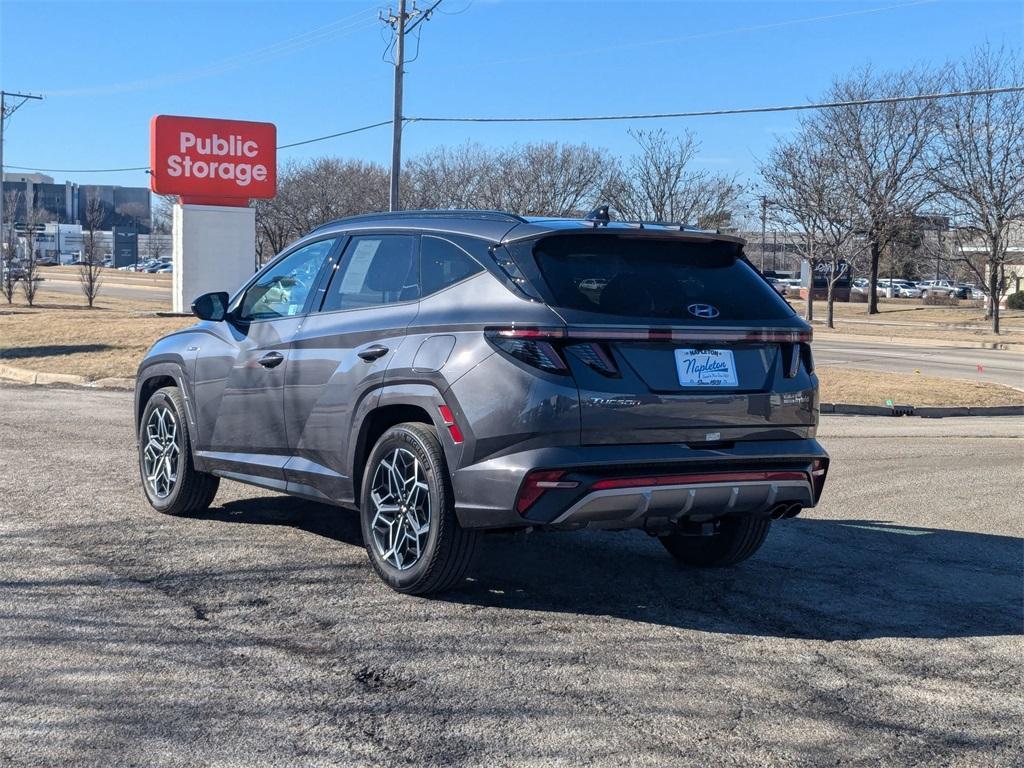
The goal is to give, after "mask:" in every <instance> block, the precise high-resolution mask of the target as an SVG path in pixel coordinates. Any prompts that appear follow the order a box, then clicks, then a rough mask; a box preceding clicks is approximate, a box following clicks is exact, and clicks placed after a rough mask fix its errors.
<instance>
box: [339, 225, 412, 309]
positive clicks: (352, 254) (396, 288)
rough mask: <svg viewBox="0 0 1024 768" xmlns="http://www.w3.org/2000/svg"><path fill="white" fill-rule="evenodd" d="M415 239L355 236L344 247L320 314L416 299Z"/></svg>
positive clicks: (408, 237)
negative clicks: (339, 263) (339, 264)
mask: <svg viewBox="0 0 1024 768" xmlns="http://www.w3.org/2000/svg"><path fill="white" fill-rule="evenodd" d="M418 272H419V270H418V269H417V268H416V238H415V237H414V236H413V235H359V236H357V237H353V238H352V239H351V240H350V241H349V244H348V247H346V248H345V253H344V255H342V257H341V266H339V267H338V270H337V272H336V273H335V275H334V277H333V278H331V284H330V286H329V287H328V288H327V296H326V298H325V299H324V305H323V311H324V312H331V311H333V310H338V309H365V308H367V307H377V306H380V305H382V304H396V303H398V302H401V301H415V300H416V299H417V298H419V275H418Z"/></svg>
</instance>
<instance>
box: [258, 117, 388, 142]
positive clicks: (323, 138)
mask: <svg viewBox="0 0 1024 768" xmlns="http://www.w3.org/2000/svg"><path fill="white" fill-rule="evenodd" d="M383 125H391V120H381V121H380V122H379V123H370V124H369V125H361V126H359V127H358V128H350V129H349V130H347V131H339V132H338V133H329V134H327V135H326V136H317V137H316V138H315V139H304V140H303V141H293V142H292V143H291V144H279V145H278V147H277V148H278V149H288V148H289V147H300V146H302V145H303V144H313V143H314V142H317V141H326V140H327V139H336V138H338V137H339V136H348V135H350V134H353V133H359V132H360V131H368V130H370V129H371V128H380V127H381V126H383Z"/></svg>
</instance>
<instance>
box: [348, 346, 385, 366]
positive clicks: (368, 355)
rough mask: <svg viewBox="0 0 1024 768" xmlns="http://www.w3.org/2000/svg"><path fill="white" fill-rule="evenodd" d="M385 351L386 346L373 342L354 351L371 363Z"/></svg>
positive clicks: (382, 355)
mask: <svg viewBox="0 0 1024 768" xmlns="http://www.w3.org/2000/svg"><path fill="white" fill-rule="evenodd" d="M387 353H388V348H387V347H385V346H383V345H382V344H374V345H373V346H372V347H367V348H366V349H361V350H359V351H358V352H356V354H357V355H359V356H360V357H361V358H363V360H365V361H366V362H368V363H372V362H373V361H374V360H376V359H377V358H379V357H384V355H386V354H387Z"/></svg>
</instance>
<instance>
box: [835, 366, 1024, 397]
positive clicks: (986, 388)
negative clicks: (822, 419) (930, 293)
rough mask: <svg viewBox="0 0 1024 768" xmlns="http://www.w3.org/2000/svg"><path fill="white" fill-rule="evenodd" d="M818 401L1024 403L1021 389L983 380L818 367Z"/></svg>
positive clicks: (1023, 393) (1023, 394)
mask: <svg viewBox="0 0 1024 768" xmlns="http://www.w3.org/2000/svg"><path fill="white" fill-rule="evenodd" d="M817 373H818V380H819V382H820V384H821V402H823V403H856V404H858V405H885V401H886V400H892V401H893V402H894V403H899V404H909V405H1024V392H1021V391H1020V390H1017V389H1013V388H1012V387H1004V386H1003V385H1001V384H992V383H991V382H987V381H966V380H961V379H943V378H938V377H933V376H920V375H918V374H913V373H888V372H882V371H865V370H861V369H859V368H846V367H828V366H826V367H823V368H819V369H818V371H817Z"/></svg>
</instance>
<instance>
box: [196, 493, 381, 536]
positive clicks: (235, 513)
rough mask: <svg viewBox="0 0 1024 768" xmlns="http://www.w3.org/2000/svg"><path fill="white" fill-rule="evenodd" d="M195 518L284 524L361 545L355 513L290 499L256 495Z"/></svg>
mask: <svg viewBox="0 0 1024 768" xmlns="http://www.w3.org/2000/svg"><path fill="white" fill-rule="evenodd" d="M196 517H197V518H199V519H202V520H219V521H221V522H225V523H249V524H250V525H287V526H291V527H292V528H298V529H299V530H302V531H306V532H308V533H313V534H316V535H317V536H323V537H324V538H328V539H334V540H335V541H340V542H342V543H344V544H351V545H353V546H356V547H361V546H363V533H362V531H361V530H360V528H359V516H358V515H357V514H355V513H354V512H351V511H348V510H345V509H339V508H338V507H334V506H331V505H330V504H318V503H317V502H315V501H306V500H305V499H299V498H296V497H294V496H258V497H254V498H249V499H237V500H234V501H227V502H225V503H224V504H222V505H220V506H218V507H211V508H210V509H208V510H207V511H206V512H204V513H203V514H201V515H196Z"/></svg>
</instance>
